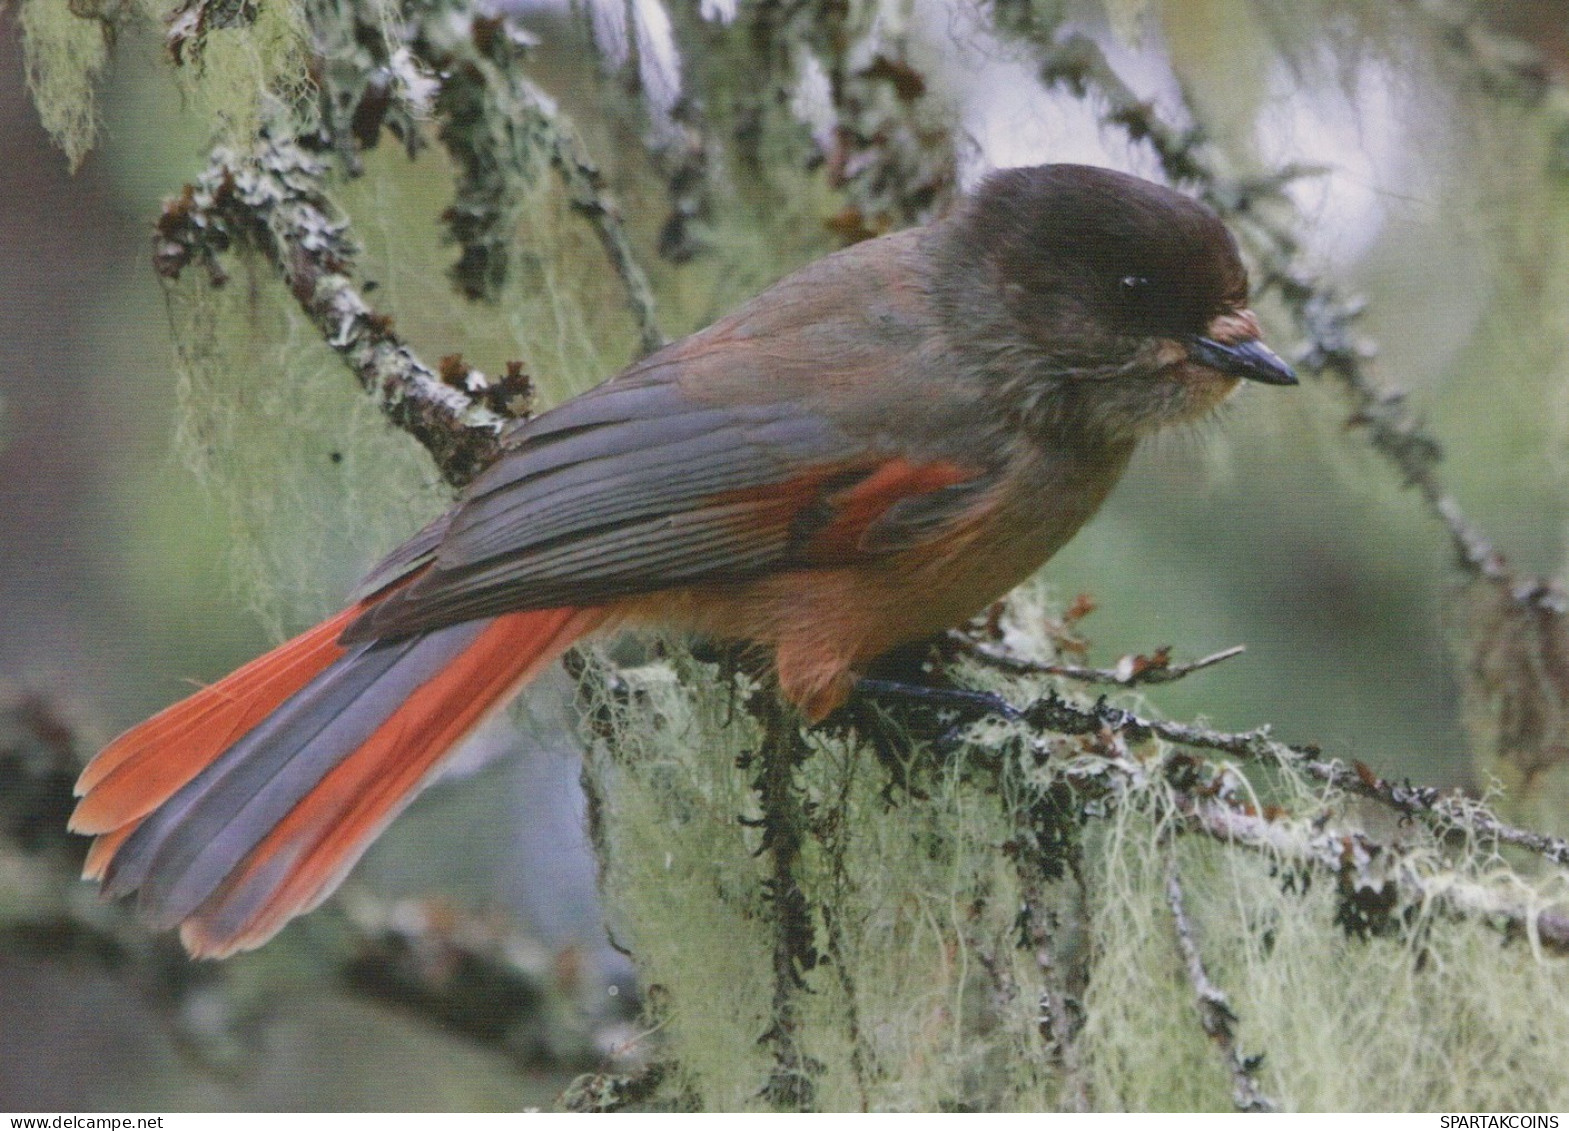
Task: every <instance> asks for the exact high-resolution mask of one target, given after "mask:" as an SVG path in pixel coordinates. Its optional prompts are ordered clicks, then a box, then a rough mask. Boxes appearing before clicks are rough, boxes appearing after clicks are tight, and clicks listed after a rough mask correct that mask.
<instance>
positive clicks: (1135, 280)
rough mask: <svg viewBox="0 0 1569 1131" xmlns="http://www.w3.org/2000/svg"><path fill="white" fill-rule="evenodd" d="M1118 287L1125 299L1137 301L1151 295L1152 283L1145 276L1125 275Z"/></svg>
mask: <svg viewBox="0 0 1569 1131" xmlns="http://www.w3.org/2000/svg"><path fill="white" fill-rule="evenodd" d="M1117 287H1118V289H1119V290H1120V291H1121V292H1122V297H1123V298H1125V299H1132V300H1137V299H1140V298H1142V297H1144V296H1145V295H1146V294H1148V293H1149V289H1150V281H1149V279H1147V278H1145V277H1144V276H1143V275H1124V276H1123V277H1122V279H1121V281H1120V282H1118V284H1117Z"/></svg>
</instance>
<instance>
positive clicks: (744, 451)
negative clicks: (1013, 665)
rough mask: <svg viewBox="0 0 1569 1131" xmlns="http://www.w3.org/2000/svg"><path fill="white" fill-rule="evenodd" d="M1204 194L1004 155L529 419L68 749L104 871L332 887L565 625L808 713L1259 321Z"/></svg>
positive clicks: (173, 901) (166, 899)
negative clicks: (726, 649) (226, 650)
mask: <svg viewBox="0 0 1569 1131" xmlns="http://www.w3.org/2000/svg"><path fill="white" fill-rule="evenodd" d="M1247 297H1248V285H1247V274H1246V271H1245V270H1244V268H1243V266H1242V263H1241V260H1240V259H1239V258H1238V255H1237V248H1236V244H1235V243H1234V242H1233V240H1232V238H1231V236H1230V234H1229V233H1228V232H1227V231H1226V229H1225V227H1224V226H1223V225H1222V224H1221V222H1220V221H1219V220H1218V219H1217V218H1216V217H1215V215H1214V214H1213V213H1212V212H1210V211H1209V210H1208V209H1207V208H1205V207H1203V206H1202V205H1200V204H1197V203H1195V202H1194V201H1192V200H1189V199H1188V198H1187V197H1184V196H1182V195H1181V194H1179V193H1176V192H1173V191H1172V190H1170V189H1167V188H1163V187H1161V186H1159V185H1155V184H1151V183H1149V182H1147V181H1142V180H1139V179H1137V178H1135V177H1130V176H1126V175H1124V174H1121V173H1115V172H1110V171H1107V170H1104V169H1095V168H1088V167H1085V166H1077V165H1046V166H1041V167H1037V168H1029V169H1012V170H1007V171H1004V172H1000V173H996V174H994V175H992V176H991V177H989V178H987V179H986V181H985V182H984V183H983V184H982V185H981V186H980V188H979V189H978V190H977V191H976V192H975V193H974V194H973V195H972V196H970V197H969V198H968V199H966V200H965V201H964V202H963V203H962V204H960V205H959V206H958V208H957V209H956V210H955V211H954V212H953V213H952V214H951V215H949V216H947V217H945V218H944V219H941V220H939V221H937V222H935V223H932V224H929V225H927V226H925V227H922V228H916V229H912V230H909V231H904V232H900V233H898V234H895V235H890V236H885V237H883V238H881V239H876V240H871V241H868V242H865V243H861V244H857V245H856V246H854V247H851V248H848V249H846V250H844V251H841V252H838V253H837V254H834V255H830V256H828V257H827V258H826V259H823V260H821V261H819V262H817V263H814V264H812V265H811V266H809V267H807V268H805V269H803V270H801V271H798V272H796V273H795V274H794V275H791V276H789V277H788V278H786V279H784V280H783V281H782V282H780V283H778V284H776V285H775V286H773V287H772V288H770V289H769V290H767V291H765V292H764V293H763V294H761V295H759V296H758V297H757V298H755V299H753V300H752V301H750V302H748V303H747V304H746V305H744V306H742V307H741V308H740V309H739V310H737V311H736V312H735V313H733V314H731V315H729V316H728V317H726V318H724V319H721V320H720V321H719V322H717V323H715V324H714V325H712V326H710V327H709V328H708V329H706V330H703V331H701V332H700V333H697V334H693V335H692V336H691V337H689V338H686V339H684V340H683V341H680V342H677V343H675V344H674V345H671V346H669V347H667V348H665V349H663V350H660V351H659V352H658V353H656V354H654V355H652V356H651V357H648V358H647V359H645V360H643V361H640V362H638V363H636V364H635V365H633V366H631V367H630V368H629V369H627V370H626V371H625V372H623V373H621V374H620V375H619V376H617V377H615V378H614V379H612V380H610V381H608V382H606V383H605V384H603V385H600V386H599V387H598V388H596V389H594V390H592V391H590V392H588V393H586V394H584V395H583V396H581V397H579V398H577V399H576V400H574V401H571V402H569V403H567V404H565V405H563V406H561V407H560V408H557V409H555V410H553V411H551V412H547V413H545V414H543V415H541V416H539V417H537V418H535V419H533V420H530V421H527V422H525V423H521V424H518V425H517V426H515V427H514V428H513V429H512V430H511V431H510V432H509V433H508V434H507V435H506V437H505V444H504V452H503V454H502V455H501V457H500V458H499V459H498V460H497V461H496V463H495V464H494V465H493V466H492V467H490V468H489V469H488V470H487V471H486V472H485V473H484V474H483V475H481V476H480V477H479V478H478V479H476V480H475V481H474V482H473V483H472V484H471V485H470V486H469V487H468V488H467V489H466V490H465V491H464V492H463V494H462V497H461V498H460V499H459V501H458V503H457V505H456V506H454V507H453V508H452V509H451V510H450V511H449V512H447V514H445V515H443V516H442V517H441V518H440V519H439V520H437V521H436V522H434V523H432V524H431V525H430V526H428V527H426V528H425V529H424V530H423V531H421V532H420V533H419V534H417V535H415V536H414V537H413V538H412V539H411V540H410V541H409V542H407V543H406V544H405V545H403V546H402V547H400V548H399V549H398V550H396V551H394V552H393V553H392V555H391V556H390V557H388V558H387V559H386V560H385V561H384V562H382V563H381V565H380V566H378V567H377V568H376V569H375V570H374V571H373V572H372V573H371V575H370V577H369V578H368V579H367V580H366V581H365V582H364V584H363V586H362V589H361V593H362V596H361V598H360V599H359V600H358V602H357V603H355V604H353V605H351V606H350V607H349V608H348V609H346V610H344V611H343V612H341V613H339V614H338V615H337V616H335V617H332V618H331V619H329V620H327V621H325V622H324V623H322V624H320V625H317V626H316V627H315V628H313V629H311V630H310V631H308V632H306V633H304V634H302V635H301V636H298V637H296V638H295V639H293V640H291V641H289V642H288V643H286V644H284V645H282V646H280V647H279V648H277V649H275V650H274V651H272V652H269V653H268V654H267V655H265V656H262V657H261V658H260V659H257V660H254V661H252V662H251V663H250V664H247V665H246V666H245V667H243V668H241V669H240V670H239V671H237V672H235V673H233V674H232V675H230V676H228V677H227V678H225V679H223V680H220V681H219V682H217V683H215V684H213V685H212V686H210V687H207V688H205V689H204V690H202V691H200V692H197V693H196V694H195V695H193V696H191V697H190V698H188V699H186V700H184V701H183V702H180V703H176V704H175V705H174V706H172V707H169V708H168V709H167V710H165V711H163V712H162V713H161V714H159V715H157V716H155V717H154V718H152V719H150V720H148V721H147V722H145V723H143V724H141V725H140V726H138V727H134V728H133V729H131V730H129V731H127V732H126V733H125V734H123V735H121V736H120V737H119V738H118V739H116V740H115V741H114V742H113V743H112V744H110V745H109V747H108V748H107V749H105V750H104V751H103V752H102V753H100V754H99V755H98V757H97V758H96V759H94V761H93V762H92V764H91V765H89V766H88V767H87V769H86V771H85V772H84V773H83V774H82V777H81V780H80V782H79V783H78V786H77V791H78V793H79V794H81V795H82V799H81V802H80V803H79V804H78V806H77V809H76V812H75V815H74V816H73V818H72V821H71V827H72V828H73V829H75V830H76V831H78V832H81V833H87V834H91V835H93V836H95V837H97V840H96V841H95V842H94V844H93V846H92V849H91V851H90V853H89V854H88V858H87V864H86V868H85V875H86V876H87V877H88V878H91V879H98V880H101V881H102V882H103V888H104V891H105V893H106V894H107V895H110V896H119V895H125V894H128V893H130V892H133V891H134V892H136V893H137V894H138V899H139V904H140V907H141V910H142V911H143V912H144V913H145V914H146V915H147V917H148V918H149V919H150V920H151V921H152V922H153V923H155V924H157V925H160V926H166V927H167V926H174V925H176V924H178V925H180V928H181V937H182V939H183V940H184V942H185V945H186V947H187V948H188V949H189V950H190V951H191V953H192V954H195V955H203V956H222V955H226V954H230V953H232V952H234V951H237V950H242V949H246V948H248V947H254V946H257V945H259V944H260V943H262V942H263V941H265V940H266V939H268V938H269V937H271V936H272V935H273V934H274V933H275V932H276V931H277V930H278V929H279V928H280V927H282V926H283V925H284V923H286V922H287V921H288V920H289V919H291V918H292V917H293V916H295V915H298V914H300V913H302V912H304V911H306V910H308V909H310V908H311V907H314V906H315V905H316V904H318V903H320V902H321V900H322V899H324V898H325V897H326V896H327V895H328V894H329V893H330V892H331V891H332V889H333V888H334V887H335V886H336V885H337V884H338V882H339V881H340V880H341V879H342V877H343V875H344V874H345V873H346V872H347V871H348V869H349V868H350V867H351V866H352V865H353V863H354V862H355V860H357V859H358V858H359V856H360V855H361V853H363V852H364V850H365V848H366V847H367V846H368V845H369V843H370V842H371V840H372V839H373V838H374V837H375V836H376V834H377V833H378V832H380V830H381V829H382V828H383V827H384V826H385V825H386V824H387V823H388V822H389V821H390V820H392V818H393V817H394V816H395V815H396V814H397V813H398V812H399V811H400V810H401V809H402V808H403V807H404V806H405V805H406V804H408V802H409V801H410V799H411V798H412V797H413V796H414V795H415V794H416V793H417V792H418V791H419V789H420V788H421V787H422V786H423V785H424V784H426V783H427V782H429V781H430V780H431V778H432V775H433V774H434V773H435V772H436V770H437V769H438V767H439V766H440V765H441V763H442V761H443V759H444V758H445V757H446V756H447V755H448V754H449V753H451V751H452V750H453V748H454V746H455V745H456V744H457V743H458V742H459V741H460V740H461V739H462V738H463V737H464V736H465V735H467V734H468V733H469V732H470V731H472V730H473V729H474V727H475V726H476V725H477V724H478V723H479V722H480V721H481V720H482V719H484V718H485V717H486V716H487V715H489V714H490V713H491V712H493V711H495V710H496V709H498V708H499V707H501V706H502V705H504V704H505V703H506V702H507V701H508V700H509V699H510V698H511V697H512V696H513V694H514V693H515V692H517V691H518V689H519V688H521V687H522V686H523V685H524V684H526V683H528V682H529V680H531V679H533V678H534V677H535V676H536V675H538V674H539V672H540V671H541V669H542V668H544V667H545V666H546V665H547V664H549V663H550V662H551V661H553V660H554V659H556V657H558V656H559V655H560V654H561V653H562V651H564V650H565V649H566V648H567V647H568V646H570V645H571V644H572V643H573V642H574V641H576V640H579V639H581V638H582V637H583V636H585V635H587V634H589V633H592V632H596V631H602V630H608V629H613V628H621V627H626V626H633V627H635V626H647V625H657V626H661V627H666V628H676V629H681V630H686V631H689V632H692V633H695V634H699V635H702V636H706V637H710V638H716V639H723V640H736V641H746V642H751V643H754V644H758V645H762V646H765V647H767V648H770V649H772V651H773V654H774V657H775V663H776V668H777V672H778V679H779V687H780V690H781V692H782V693H783V695H784V696H785V698H786V699H788V700H789V701H790V702H792V703H794V704H796V705H797V706H798V707H799V708H800V710H801V713H802V714H803V715H804V716H805V718H806V719H808V720H813V721H815V720H819V719H821V718H823V717H824V716H825V715H827V714H829V713H830V712H832V711H833V710H834V709H835V708H837V707H839V706H840V705H841V704H843V703H844V701H845V699H846V698H847V696H849V694H850V693H851V690H852V688H853V687H854V685H855V682H856V679H857V672H858V670H860V669H862V668H863V667H864V665H865V664H866V663H867V662H868V661H870V660H872V659H874V658H875V657H877V656H879V655H880V654H882V653H884V652H886V651H888V650H889V649H891V648H893V647H895V646H897V645H900V644H904V643H908V642H911V641H915V640H919V639H921V638H923V637H926V636H929V635H930V634H932V633H934V632H937V631H939V630H941V629H944V628H947V627H949V626H951V625H954V624H957V623H959V622H961V621H963V620H964V619H965V618H967V617H969V616H971V615H973V614H974V613H975V612H976V611H978V610H979V609H981V608H983V607H984V606H985V605H986V604H987V603H989V602H991V601H992V600H994V599H995V598H997V597H998V596H999V595H1001V594H1003V593H1005V592H1006V591H1007V590H1009V589H1010V588H1012V587H1013V586H1014V585H1016V584H1018V583H1019V582H1020V581H1022V580H1024V579H1025V578H1026V577H1028V576H1029V575H1030V574H1032V573H1033V572H1034V571H1035V570H1036V569H1037V568H1038V567H1039V566H1040V565H1041V564H1042V563H1043V562H1045V561H1046V559H1048V558H1050V557H1051V556H1052V554H1054V553H1055V552H1056V551H1057V549H1058V548H1059V547H1061V546H1062V545H1063V543H1065V542H1066V541H1067V540H1068V539H1069V538H1070V537H1072V536H1073V534H1074V532H1075V531H1077V530H1078V529H1079V527H1080V526H1081V525H1082V524H1083V523H1084V521H1085V520H1086V519H1088V518H1089V517H1090V515H1092V514H1094V513H1095V511H1096V509H1097V508H1098V507H1099V506H1100V505H1101V502H1102V501H1103V500H1104V499H1105V497H1106V494H1107V492H1108V491H1110V490H1111V488H1112V486H1113V484H1115V483H1116V481H1117V479H1118V477H1119V476H1120V475H1121V474H1122V471H1123V469H1124V468H1125V467H1126V466H1127V463H1128V460H1129V457H1130V456H1131V455H1132V454H1133V450H1134V447H1135V445H1136V444H1137V443H1138V441H1139V439H1140V438H1141V437H1142V436H1145V435H1147V434H1149V433H1151V432H1153V431H1155V430H1156V429H1158V428H1160V427H1163V426H1166V425H1170V424H1175V423H1179V422H1182V421H1189V420H1194V419H1196V418H1198V417H1202V416H1203V415H1205V414H1206V413H1208V412H1210V410H1212V409H1213V408H1214V407H1215V406H1216V405H1218V404H1219V403H1220V402H1221V401H1222V400H1224V399H1225V398H1226V397H1227V395H1229V394H1230V393H1231V392H1232V390H1233V389H1234V388H1235V387H1236V385H1237V383H1238V379H1239V378H1251V379H1253V380H1256V381H1263V382H1266V383H1268V384H1276V385H1289V384H1293V383H1295V377H1294V376H1293V375H1292V372H1291V370H1290V369H1289V368H1288V367H1287V366H1286V365H1285V364H1284V363H1283V362H1282V361H1281V360H1280V359H1279V358H1278V357H1276V356H1275V355H1274V354H1273V353H1271V352H1270V351H1269V350H1268V349H1267V348H1266V347H1265V346H1264V345H1263V344H1262V343H1261V342H1260V341H1259V326H1258V321H1257V319H1256V318H1255V317H1254V315H1253V313H1252V312H1251V311H1250V310H1249V309H1248V308H1247Z"/></svg>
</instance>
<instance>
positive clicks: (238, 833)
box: [71, 602, 607, 957]
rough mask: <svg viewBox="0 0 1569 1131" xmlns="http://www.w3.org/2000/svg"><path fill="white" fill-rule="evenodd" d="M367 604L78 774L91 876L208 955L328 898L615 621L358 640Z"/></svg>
mask: <svg viewBox="0 0 1569 1131" xmlns="http://www.w3.org/2000/svg"><path fill="white" fill-rule="evenodd" d="M369 603H370V602H365V603H362V604H360V605H357V606H354V607H352V608H350V609H347V610H345V611H344V612H342V613H340V614H338V615H337V616H335V617H333V618H331V619H329V620H327V621H324V622H322V623H321V624H319V625H317V626H316V627H315V628H313V629H310V630H309V631H307V632H305V633H303V634H301V635H300V636H297V637H295V638H294V639H293V640H290V641H289V642H287V643H286V644H283V645H281V646H280V647H278V648H276V649H275V650H273V651H272V652H269V653H268V654H267V655H265V656H262V657H260V658H259V659H257V660H254V661H252V662H251V663H250V664H247V665H246V666H245V667H243V668H241V669H240V670H238V671H236V672H235V673H233V674H232V675H230V676H228V677H226V678H225V679H223V680H220V681H219V682H217V683H215V684H213V685H212V686H210V687H207V688H204V689H203V690H201V691H199V692H197V693H196V694H195V695H192V696H191V697H190V698H188V699H186V700H184V701H182V702H180V703H176V704H175V705H174V706H172V707H170V708H168V709H167V710H165V711H164V712H162V713H161V714H159V715H156V716H155V717H153V718H152V719H149V720H148V721H147V722H145V723H142V724H141V725H140V726H137V727H134V728H132V729H131V730H129V731H127V732H126V733H125V734H123V735H121V736H120V737H119V738H118V739H116V740H115V741H114V742H113V743H111V744H110V745H109V746H108V747H107V748H105V749H104V751H103V752H102V753H100V754H99V755H98V757H97V758H95V759H94V760H93V762H92V763H91V764H90V765H89V766H88V767H87V769H86V770H85V771H84V772H83V774H82V777H81V780H80V781H79V782H78V783H77V792H78V793H79V794H82V799H81V801H80V803H79V804H78V806H77V809H76V813H75V814H74V815H73V817H72V820H71V827H72V828H73V829H75V830H76V831H78V832H84V833H89V834H92V835H95V836H96V837H97V839H96V840H95V842H94V844H93V846H92V849H91V850H90V851H89V853H88V857H87V862H86V865H85V866H84V869H83V874H84V876H86V877H87V878H89V879H97V880H101V881H102V882H103V885H104V892H105V894H106V895H109V896H118V895H125V894H129V893H130V892H132V891H135V892H136V893H137V896H138V902H139V906H140V908H141V910H142V911H143V913H144V914H146V915H147V917H148V918H149V919H151V920H152V921H153V922H154V923H157V924H159V925H161V926H173V925H175V924H179V925H180V928H181V937H182V939H183V940H184V942H185V945H186V947H187V949H189V950H190V951H191V953H192V954H195V955H198V956H202V957H222V956H224V955H227V954H232V953H234V952H235V951H238V950H245V949H249V948H251V947H254V946H259V945H260V944H261V943H263V942H265V941H266V940H267V939H268V938H270V937H271V936H272V935H273V934H275V933H276V932H277V931H278V930H279V929H280V928H281V927H282V926H283V925H284V924H285V923H287V922H288V921H289V920H290V919H291V918H293V917H294V916H295V915H299V914H301V913H303V912H305V911H308V910H309V909H310V908H312V907H314V906H316V905H317V904H318V903H320V902H321V901H322V900H323V899H324V898H326V896H327V895H329V894H330V893H331V892H332V890H333V889H334V888H335V887H336V886H337V884H338V882H339V881H340V880H341V879H342V878H343V876H344V874H345V873H346V872H347V871H348V870H349V868H350V867H352V866H353V864H354V862H355V861H356V860H358V859H359V857H360V855H361V854H362V853H363V852H364V851H365V849H366V848H367V847H368V846H369V844H370V842H371V841H372V840H373V839H374V838H375V836H376V834H377V833H379V832H380V831H381V830H382V829H383V828H384V827H385V826H386V824H387V822H389V821H390V820H392V818H393V817H395V816H396V815H397V814H398V813H399V812H400V811H401V810H402V808H403V807H404V806H405V805H406V804H408V802H409V801H410V800H412V799H413V797H414V796H415V795H416V794H417V793H418V792H419V790H420V788H421V787H422V786H423V785H424V784H426V783H428V782H429V781H430V780H431V778H432V775H433V772H434V771H435V770H436V768H437V767H438V766H439V765H440V764H441V762H442V761H443V760H444V758H445V757H446V756H447V755H448V754H449V753H450V752H451V751H452V750H453V749H454V748H455V747H456V746H457V745H458V744H459V743H460V742H461V740H462V739H463V738H464V737H465V736H467V735H468V734H469V733H470V732H471V731H472V730H473V729H474V728H475V727H476V726H477V725H478V724H479V723H480V722H481V721H482V720H483V719H484V718H485V717H486V716H487V715H489V714H490V713H492V712H493V711H495V710H496V709H497V708H499V707H501V706H502V705H504V704H505V703H506V702H507V701H508V700H509V699H510V698H511V697H512V695H513V694H514V693H515V692H516V691H517V690H518V689H519V688H521V687H522V686H523V685H524V684H525V683H527V682H528V681H529V680H530V679H532V678H533V677H534V676H536V675H537V674H538V673H539V672H540V670H541V669H542V668H544V667H545V666H546V665H547V664H549V663H550V662H551V661H552V660H554V659H555V658H556V657H557V656H559V655H560V654H561V653H562V652H563V651H565V650H566V649H567V648H568V647H570V646H571V644H572V643H573V642H574V641H576V640H578V639H580V638H581V637H583V636H584V635H586V634H588V633H590V632H592V631H593V630H594V629H596V628H597V627H599V626H600V624H601V623H603V621H604V620H605V618H606V615H607V613H606V610H603V609H571V608H561V609H542V610H531V611H527V612H518V613H508V614H506V615H504V616H500V617H496V618H494V619H490V620H480V621H473V622H469V623H466V624H460V625H453V626H450V627H447V628H442V629H438V630H436V631H433V632H429V633H424V634H420V635H416V636H410V637H405V638H402V639H398V640H391V641H375V642H372V643H369V644H361V645H356V646H351V647H348V648H345V647H343V646H342V645H340V644H339V642H338V639H339V636H340V635H341V633H342V631H343V629H344V628H345V627H347V626H348V625H349V624H350V623H352V622H353V620H354V619H355V618H356V617H357V616H358V615H359V614H360V613H362V612H363V611H364V609H365V606H366V605H367V604H369Z"/></svg>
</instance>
